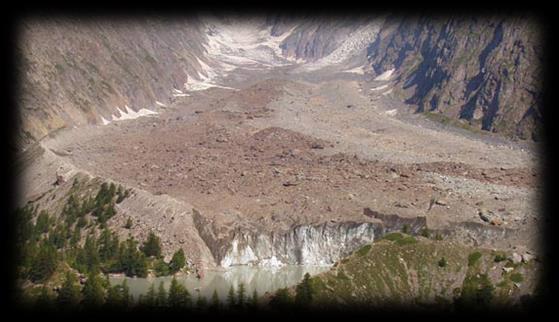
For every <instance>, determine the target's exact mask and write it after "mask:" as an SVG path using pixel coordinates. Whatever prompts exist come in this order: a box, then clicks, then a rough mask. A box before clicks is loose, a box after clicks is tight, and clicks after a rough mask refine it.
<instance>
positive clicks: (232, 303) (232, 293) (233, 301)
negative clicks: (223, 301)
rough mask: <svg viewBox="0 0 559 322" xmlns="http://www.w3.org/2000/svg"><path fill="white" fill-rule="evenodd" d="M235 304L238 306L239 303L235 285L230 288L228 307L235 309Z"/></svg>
mask: <svg viewBox="0 0 559 322" xmlns="http://www.w3.org/2000/svg"><path fill="white" fill-rule="evenodd" d="M235 304H237V301H236V299H235V289H234V288H233V285H231V287H230V288H229V293H228V294H227V305H228V306H229V308H233V307H235Z"/></svg>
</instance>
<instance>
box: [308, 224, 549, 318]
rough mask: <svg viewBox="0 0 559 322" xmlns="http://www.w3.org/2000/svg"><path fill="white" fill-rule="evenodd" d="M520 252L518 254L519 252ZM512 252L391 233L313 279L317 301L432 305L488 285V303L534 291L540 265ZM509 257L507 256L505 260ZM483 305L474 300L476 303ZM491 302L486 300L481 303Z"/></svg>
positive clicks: (467, 297)
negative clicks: (518, 260) (519, 258)
mask: <svg viewBox="0 0 559 322" xmlns="http://www.w3.org/2000/svg"><path fill="white" fill-rule="evenodd" d="M517 256H518V255H517ZM512 257H513V256H512V255H511V254H507V253H505V252H500V251H491V250H487V249H482V248H474V247H466V246H462V245H460V244H456V243H452V242H448V241H433V240H429V239H426V238H423V237H417V239H416V238H414V237H411V236H407V235H404V234H400V233H392V234H389V235H386V236H385V239H383V240H380V241H377V242H375V243H373V244H372V245H366V246H364V247H362V248H361V249H360V250H358V251H356V252H355V253H353V254H352V255H351V256H349V257H347V258H345V259H343V260H341V261H340V262H338V263H337V264H336V265H335V266H334V267H333V268H332V269H331V270H330V271H328V272H325V273H322V274H320V275H317V276H315V277H313V278H312V279H311V282H312V286H313V289H314V292H315V293H316V294H315V296H314V302H315V304H316V305H341V306H356V305H359V304H364V305H367V306H368V307H370V305H373V306H374V305H383V304H388V302H387V301H389V302H390V303H392V304H398V305H402V304H403V305H414V306H415V305H430V304H445V303H446V304H450V303H451V302H453V301H455V300H457V301H467V300H470V299H471V298H470V297H471V296H474V297H475V296H477V294H479V293H476V290H481V289H483V288H484V287H487V289H486V290H487V291H489V290H491V291H489V292H490V293H491V296H486V297H485V300H486V301H488V302H490V303H491V304H512V303H517V302H518V300H519V298H520V296H522V295H524V294H533V292H534V290H535V287H536V286H535V283H536V281H537V274H534V272H535V271H537V270H538V263H537V262H535V261H533V260H531V261H527V262H526V263H523V262H522V263H518V262H516V263H513V261H512V259H511V258H512ZM507 258H508V259H507ZM483 304H484V303H477V304H476V305H477V306H478V307H479V306H480V305H483ZM485 304H489V303H485Z"/></svg>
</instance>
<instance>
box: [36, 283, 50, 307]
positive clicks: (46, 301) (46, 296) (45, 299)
mask: <svg viewBox="0 0 559 322" xmlns="http://www.w3.org/2000/svg"><path fill="white" fill-rule="evenodd" d="M35 305H36V306H37V307H39V308H41V309H50V308H52V298H51V295H50V292H49V289H48V287H47V286H46V285H43V287H42V288H41V293H39V296H38V297H37V302H35Z"/></svg>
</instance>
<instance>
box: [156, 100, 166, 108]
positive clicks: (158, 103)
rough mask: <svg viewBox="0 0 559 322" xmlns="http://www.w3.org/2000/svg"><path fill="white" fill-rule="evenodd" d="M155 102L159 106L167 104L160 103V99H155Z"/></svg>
mask: <svg viewBox="0 0 559 322" xmlns="http://www.w3.org/2000/svg"><path fill="white" fill-rule="evenodd" d="M155 104H156V105H158V106H161V107H168V106H167V105H165V104H163V103H161V102H160V101H155Z"/></svg>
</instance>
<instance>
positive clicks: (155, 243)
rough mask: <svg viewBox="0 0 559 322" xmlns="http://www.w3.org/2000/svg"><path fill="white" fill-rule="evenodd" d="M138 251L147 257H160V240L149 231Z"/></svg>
mask: <svg viewBox="0 0 559 322" xmlns="http://www.w3.org/2000/svg"><path fill="white" fill-rule="evenodd" d="M140 250H141V251H142V252H143V253H144V254H145V255H146V256H147V257H160V256H161V240H160V239H159V237H157V236H156V235H155V234H154V233H153V232H151V231H150V233H149V235H148V238H147V240H146V241H145V242H144V244H143V245H142V247H141V248H140Z"/></svg>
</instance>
